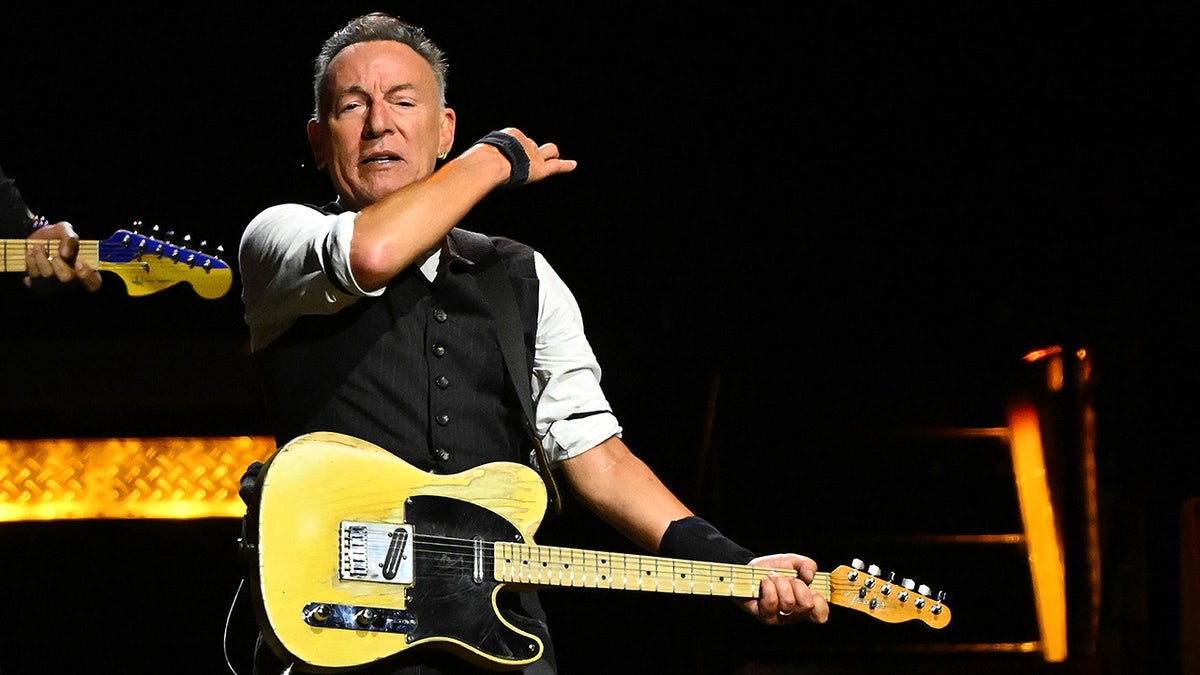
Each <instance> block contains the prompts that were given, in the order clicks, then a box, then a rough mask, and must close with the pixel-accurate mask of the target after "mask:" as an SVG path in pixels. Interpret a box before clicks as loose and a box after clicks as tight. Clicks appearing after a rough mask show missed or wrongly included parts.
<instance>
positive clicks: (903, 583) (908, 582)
mask: <svg viewBox="0 0 1200 675" xmlns="http://www.w3.org/2000/svg"><path fill="white" fill-rule="evenodd" d="M900 585H901V586H903V587H905V588H907V589H908V590H910V591H911V590H912V589H914V588H916V587H917V582H915V581H913V580H912V579H909V578H907V577H905V578H904V579H901V580H900Z"/></svg>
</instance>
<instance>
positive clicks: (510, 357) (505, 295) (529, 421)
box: [473, 250, 562, 513]
mask: <svg viewBox="0 0 1200 675" xmlns="http://www.w3.org/2000/svg"><path fill="white" fill-rule="evenodd" d="M482 267H483V269H482V270H480V271H479V272H478V274H476V275H473V277H474V278H475V280H476V283H478V284H479V287H480V290H482V291H483V294H484V296H486V298H487V301H488V304H489V305H491V309H492V316H493V317H494V318H495V319H496V332H497V334H498V335H499V337H500V349H501V351H503V353H504V365H505V368H507V369H508V379H509V381H510V382H512V386H513V388H514V389H515V390H516V394H517V398H518V399H520V401H521V409H522V410H523V411H524V413H525V414H524V416H523V417H524V423H525V432H526V433H527V434H528V435H529V439H530V440H531V441H533V448H534V449H533V453H531V455H532V457H531V459H532V464H534V465H535V467H536V468H537V470H538V473H539V474H541V476H542V480H543V481H544V482H545V483H546V491H547V492H548V493H549V497H550V503H551V504H553V505H554V512H555V513H562V495H561V493H560V492H559V490H558V482H557V481H555V480H554V473H553V472H552V471H551V470H550V458H549V457H548V456H547V455H546V448H545V447H543V446H542V439H541V438H540V437H538V435H537V427H536V425H535V422H534V420H535V419H537V418H536V417H535V416H534V413H533V392H532V391H531V390H530V387H529V369H528V367H526V368H522V367H521V365H527V364H526V360H525V350H524V349H523V348H522V346H521V345H522V335H523V331H522V330H521V321H520V316H519V314H518V312H517V299H516V297H515V296H514V295H513V289H512V282H510V281H509V279H508V275H507V274H506V273H505V271H504V265H503V264H501V262H500V256H499V255H498V254H497V253H496V252H495V251H494V250H493V254H492V256H491V260H489V261H487V262H486V263H484V264H483V265H482Z"/></svg>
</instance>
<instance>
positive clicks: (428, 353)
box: [255, 229, 538, 473]
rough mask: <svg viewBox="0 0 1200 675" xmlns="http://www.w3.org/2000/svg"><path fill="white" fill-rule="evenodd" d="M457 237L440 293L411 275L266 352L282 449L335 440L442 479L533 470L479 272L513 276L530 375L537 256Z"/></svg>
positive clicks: (293, 331) (491, 240)
mask: <svg viewBox="0 0 1200 675" xmlns="http://www.w3.org/2000/svg"><path fill="white" fill-rule="evenodd" d="M449 239H450V246H449V249H450V255H446V252H445V251H443V256H442V262H441V267H440V269H439V270H438V274H437V276H436V277H435V279H434V281H433V282H432V283H431V282H429V281H428V280H426V279H425V277H424V276H423V275H422V274H421V271H420V270H419V269H418V268H417V267H416V266H412V267H410V268H409V269H407V270H405V271H404V272H403V273H401V274H400V275H399V276H397V277H396V278H395V279H393V280H392V282H391V283H390V284H389V285H388V287H387V289H386V290H385V291H384V293H383V294H382V295H381V296H379V297H365V298H361V299H359V300H358V301H357V302H355V303H354V304H353V305H351V306H349V307H347V308H345V309H343V310H342V311H340V312H338V313H337V314H333V315H309V316H303V317H301V318H300V319H299V320H297V321H296V323H295V324H293V325H292V326H291V327H290V328H289V329H288V330H287V331H286V332H285V333H284V334H283V335H282V336H280V337H279V338H277V339H276V340H275V341H274V342H272V343H271V344H270V345H268V346H267V347H266V348H264V349H262V350H259V351H258V352H256V354H255V364H256V366H257V368H258V370H259V374H260V376H261V380H262V383H263V386H264V389H265V394H266V400H267V404H268V410H269V411H270V414H271V415H272V418H273V422H274V429H275V436H276V441H277V442H278V443H280V444H283V443H286V442H288V441H290V440H291V439H293V438H295V437H297V436H299V435H301V434H303V433H307V432H310V431H336V432H340V433H344V434H348V435H350V436H354V437H356V438H360V439H362V440H365V441H369V442H371V443H374V444H376V445H378V446H380V447H382V448H384V449H386V450H388V451H390V452H392V453H394V454H396V455H398V456H400V457H402V458H403V459H404V460H405V461H407V462H409V463H410V464H412V465H414V466H417V467H419V468H421V469H424V470H426V471H433V472H436V473H455V472H458V471H461V470H463V469H466V468H470V467H473V466H477V465H479V464H481V463H484V462H488V461H493V460H498V459H503V460H511V461H521V462H527V461H528V459H529V449H530V447H531V444H530V442H529V439H528V435H527V434H526V432H525V431H524V427H523V425H522V415H523V413H522V409H521V405H520V403H519V401H518V399H517V398H516V396H515V394H514V393H513V388H512V385H511V383H509V382H508V381H507V379H506V375H505V367H504V361H503V358H502V355H501V351H500V344H499V341H498V337H497V335H498V333H497V330H496V326H495V323H494V320H493V317H492V313H491V311H490V310H489V308H488V303H487V300H486V298H485V297H484V295H483V293H482V291H481V290H480V288H479V285H478V283H477V282H476V273H477V272H479V271H480V270H482V269H484V268H485V267H486V266H487V265H492V264H501V265H503V266H504V268H505V270H506V272H507V277H508V279H509V280H510V281H511V283H512V287H513V292H514V295H515V296H516V300H517V306H518V310H519V313H520V317H521V323H522V327H521V328H522V332H523V334H524V338H525V340H524V341H525V345H524V347H525V354H526V358H527V363H526V364H521V366H522V367H519V368H518V371H519V372H524V373H529V372H531V370H530V365H529V364H531V363H532V360H533V346H534V335H535V329H536V321H537V308H538V280H537V275H536V272H535V269H534V262H533V250H532V249H531V248H529V247H528V246H526V245H524V244H520V243H518V242H515V241H513V240H511V239H507V238H504V237H487V236H484V235H481V234H477V233H474V232H468V231H466V230H461V229H455V230H452V231H451V232H450V235H449Z"/></svg>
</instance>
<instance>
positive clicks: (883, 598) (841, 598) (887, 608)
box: [829, 559, 950, 628]
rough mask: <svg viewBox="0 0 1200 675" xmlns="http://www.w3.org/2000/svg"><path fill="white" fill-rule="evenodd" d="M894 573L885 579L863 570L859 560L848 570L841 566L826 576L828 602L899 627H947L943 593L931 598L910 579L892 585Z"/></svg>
mask: <svg viewBox="0 0 1200 675" xmlns="http://www.w3.org/2000/svg"><path fill="white" fill-rule="evenodd" d="M894 577H895V573H889V574H888V576H887V577H886V578H884V577H881V576H880V570H879V568H878V567H876V566H875V565H871V566H870V567H869V568H867V569H866V570H864V569H863V562H862V561H861V560H857V559H856V560H854V561H853V562H851V563H850V566H846V565H842V566H840V567H838V568H837V569H835V570H833V571H832V572H830V573H829V586H830V589H831V590H830V595H829V601H830V602H831V603H833V604H835V605H840V606H842V607H849V608H850V609H856V610H858V611H860V612H865V613H866V614H869V615H871V616H872V617H874V618H876V619H879V620H880V621H886V622H888V623H900V622H903V621H911V620H914V619H916V620H919V621H923V622H924V623H925V625H927V626H929V627H930V628H944V627H945V626H946V625H947V624H949V623H950V608H949V607H947V606H946V604H945V603H944V602H943V600H944V599H945V593H943V592H941V591H939V592H938V593H937V595H936V596H934V597H930V595H929V593H930V591H929V587H928V586H926V585H924V584H921V585H920V586H917V584H916V583H915V582H914V581H913V580H912V579H903V580H901V581H900V582H899V583H895V582H894V581H893V579H894Z"/></svg>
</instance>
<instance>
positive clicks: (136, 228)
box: [129, 220, 142, 234]
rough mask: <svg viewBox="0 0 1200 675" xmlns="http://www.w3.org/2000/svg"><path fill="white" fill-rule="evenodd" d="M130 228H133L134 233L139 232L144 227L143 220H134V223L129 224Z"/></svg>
mask: <svg viewBox="0 0 1200 675" xmlns="http://www.w3.org/2000/svg"><path fill="white" fill-rule="evenodd" d="M129 229H130V230H133V233H134V234H137V233H138V231H140V230H141V229H142V221H140V220H135V221H133V224H132V225H130V226H129Z"/></svg>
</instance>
